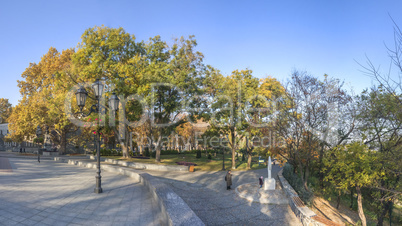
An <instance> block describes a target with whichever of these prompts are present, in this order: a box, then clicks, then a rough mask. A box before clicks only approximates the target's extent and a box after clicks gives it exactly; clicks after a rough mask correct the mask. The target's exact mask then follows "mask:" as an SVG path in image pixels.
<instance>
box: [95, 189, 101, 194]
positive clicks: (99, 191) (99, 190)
mask: <svg viewBox="0 0 402 226" xmlns="http://www.w3.org/2000/svg"><path fill="white" fill-rule="evenodd" d="M94 192H95V193H96V194H99V193H102V188H95V189H94Z"/></svg>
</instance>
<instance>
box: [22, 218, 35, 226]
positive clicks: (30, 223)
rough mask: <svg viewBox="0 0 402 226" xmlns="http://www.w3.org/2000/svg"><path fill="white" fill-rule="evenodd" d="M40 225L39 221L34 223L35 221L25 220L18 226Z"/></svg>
mask: <svg viewBox="0 0 402 226" xmlns="http://www.w3.org/2000/svg"><path fill="white" fill-rule="evenodd" d="M38 223H39V222H38V221H34V220H31V219H26V220H24V221H21V222H19V223H18V225H27V226H31V225H36V224H38Z"/></svg>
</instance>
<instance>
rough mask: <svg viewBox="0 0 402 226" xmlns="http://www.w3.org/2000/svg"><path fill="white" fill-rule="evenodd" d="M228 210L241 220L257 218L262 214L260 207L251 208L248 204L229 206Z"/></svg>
mask: <svg viewBox="0 0 402 226" xmlns="http://www.w3.org/2000/svg"><path fill="white" fill-rule="evenodd" d="M227 211H228V212H230V214H232V215H233V216H235V217H236V218H237V219H238V220H239V221H242V220H247V219H252V218H256V217H258V216H260V215H261V214H262V213H261V211H260V210H259V209H255V208H250V206H248V205H239V206H236V207H231V208H228V210H227Z"/></svg>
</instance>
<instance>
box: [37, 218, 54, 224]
mask: <svg viewBox="0 0 402 226" xmlns="http://www.w3.org/2000/svg"><path fill="white" fill-rule="evenodd" d="M56 222H57V220H55V219H52V218H45V219H43V220H42V221H41V222H40V223H44V224H47V225H54V224H55V223H56Z"/></svg>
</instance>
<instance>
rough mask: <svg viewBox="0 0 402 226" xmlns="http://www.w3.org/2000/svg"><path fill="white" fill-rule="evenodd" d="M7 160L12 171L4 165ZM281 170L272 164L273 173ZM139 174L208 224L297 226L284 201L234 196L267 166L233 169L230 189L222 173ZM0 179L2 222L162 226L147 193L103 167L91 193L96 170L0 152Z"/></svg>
mask: <svg viewBox="0 0 402 226" xmlns="http://www.w3.org/2000/svg"><path fill="white" fill-rule="evenodd" d="M8 163H9V166H11V168H12V169H11V170H10V169H8V170H7V169H5V168H7V167H5V166H7V164H8ZM102 164H104V163H102ZM2 168H3V169H2ZM279 170H280V168H279V167H278V166H274V167H273V172H272V176H273V177H275V176H276V175H277V173H278V171H279ZM141 172H147V173H149V174H151V175H153V176H155V177H157V178H158V179H160V180H162V181H163V182H164V183H166V184H168V185H169V186H170V187H171V188H172V189H173V191H175V192H176V193H177V194H178V195H179V196H180V197H182V199H183V200H184V201H185V202H186V203H187V204H188V205H189V207H190V208H191V209H192V210H193V211H194V212H195V213H196V214H197V216H198V217H199V218H200V219H201V220H202V221H203V222H204V223H205V224H206V225H301V224H300V221H299V220H298V219H297V218H296V217H295V215H294V214H293V212H292V210H291V209H290V207H289V205H287V204H280V205H272V204H264V203H260V202H250V201H248V200H246V199H243V198H240V197H239V196H238V195H237V194H236V192H235V188H236V187H237V186H239V185H241V184H246V183H255V185H256V186H258V184H257V183H258V177H260V176H264V177H266V176H267V170H266V169H261V170H252V171H234V172H232V173H233V185H234V186H233V187H232V190H229V191H228V190H226V184H225V181H224V176H225V174H226V172H225V171H219V172H206V171H197V172H193V173H191V172H173V171H170V172H162V171H148V170H147V171H141ZM0 182H1V183H0V203H1V205H0V225H161V223H160V221H159V219H160V214H161V213H160V211H159V209H158V208H157V206H156V203H154V201H153V199H152V198H151V195H150V193H149V192H148V191H147V190H146V188H145V187H144V186H142V185H140V184H139V183H137V182H135V181H133V179H131V178H129V177H126V176H121V175H117V174H114V173H109V172H106V171H102V188H103V190H104V193H102V194H95V193H94V192H93V189H94V186H95V170H94V169H87V168H83V167H79V166H74V165H68V164H66V163H61V162H55V161H53V160H50V158H49V159H42V160H41V163H38V162H37V160H36V159H34V158H12V157H11V156H9V158H6V157H4V155H3V157H0ZM251 186H252V184H251Z"/></svg>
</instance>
